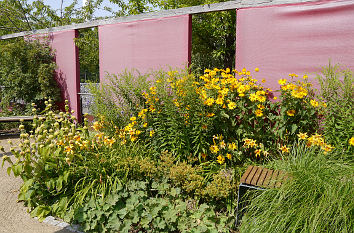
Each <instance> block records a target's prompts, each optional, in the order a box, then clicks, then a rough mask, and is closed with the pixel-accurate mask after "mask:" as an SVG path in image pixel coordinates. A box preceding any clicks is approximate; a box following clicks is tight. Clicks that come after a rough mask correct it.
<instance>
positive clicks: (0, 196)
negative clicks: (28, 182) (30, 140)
mask: <svg viewBox="0 0 354 233" xmlns="http://www.w3.org/2000/svg"><path fill="white" fill-rule="evenodd" d="M9 139H10V140H12V142H13V144H14V146H15V145H17V144H18V143H19V139H18V138H16V137H11V138H9V137H4V136H1V138H0V145H1V146H3V147H4V148H5V151H6V152H7V151H9V149H10V146H9V145H8V140H9ZM5 154H6V155H10V153H2V152H0V157H2V156H4V155H5ZM0 161H2V159H0ZM7 167H8V165H7V164H6V163H5V166H4V167H3V168H1V166H0V233H70V232H71V231H69V230H67V229H65V228H62V227H58V226H53V225H50V224H47V223H44V222H42V223H40V222H39V221H38V220H36V219H34V218H31V217H30V215H29V213H27V208H26V207H24V205H23V203H18V202H17V195H18V191H19V188H20V186H21V184H22V180H21V179H20V178H15V177H14V176H13V174H12V173H11V176H8V175H7V173H6V169H7ZM71 233H72V232H71Z"/></svg>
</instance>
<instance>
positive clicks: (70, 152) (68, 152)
mask: <svg viewBox="0 0 354 233" xmlns="http://www.w3.org/2000/svg"><path fill="white" fill-rule="evenodd" d="M64 152H66V153H67V154H73V153H74V151H73V148H72V147H71V146H67V147H65V150H64Z"/></svg>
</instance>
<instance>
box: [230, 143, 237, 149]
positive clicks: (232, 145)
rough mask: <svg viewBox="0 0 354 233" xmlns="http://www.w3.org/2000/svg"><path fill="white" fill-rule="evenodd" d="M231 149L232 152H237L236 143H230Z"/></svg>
mask: <svg viewBox="0 0 354 233" xmlns="http://www.w3.org/2000/svg"><path fill="white" fill-rule="evenodd" d="M229 149H230V150H236V149H237V145H236V143H234V142H233V143H230V144H229Z"/></svg>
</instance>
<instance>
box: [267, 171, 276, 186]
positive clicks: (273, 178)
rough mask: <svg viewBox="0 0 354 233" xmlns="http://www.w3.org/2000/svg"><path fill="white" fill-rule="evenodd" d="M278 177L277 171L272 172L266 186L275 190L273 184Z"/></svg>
mask: <svg viewBox="0 0 354 233" xmlns="http://www.w3.org/2000/svg"><path fill="white" fill-rule="evenodd" d="M278 175H279V171H278V170H275V171H274V172H273V175H272V178H270V181H269V184H268V186H269V187H270V188H275V183H276V180H277V178H278Z"/></svg>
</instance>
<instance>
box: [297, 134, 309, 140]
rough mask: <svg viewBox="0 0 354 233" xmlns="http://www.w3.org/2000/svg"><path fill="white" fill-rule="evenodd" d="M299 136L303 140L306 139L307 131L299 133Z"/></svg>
mask: <svg viewBox="0 0 354 233" xmlns="http://www.w3.org/2000/svg"><path fill="white" fill-rule="evenodd" d="M297 136H298V137H299V139H301V140H305V139H306V138H307V137H308V136H307V133H299V134H298V135H297Z"/></svg>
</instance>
